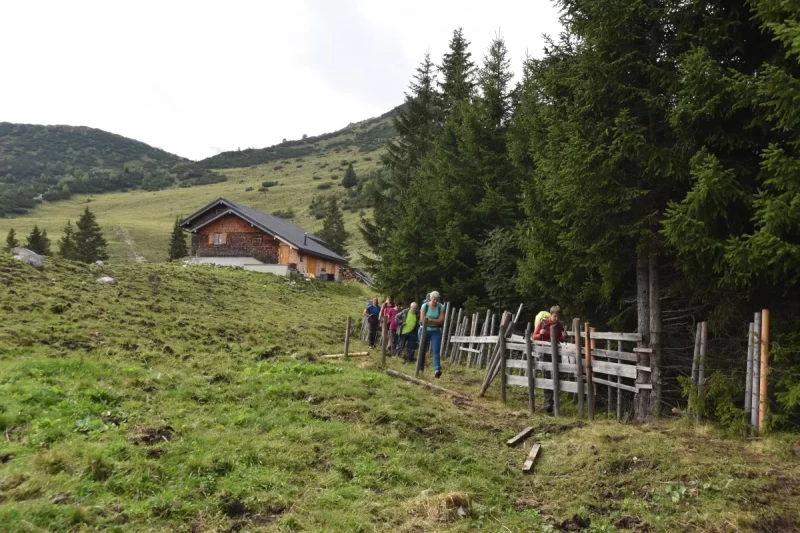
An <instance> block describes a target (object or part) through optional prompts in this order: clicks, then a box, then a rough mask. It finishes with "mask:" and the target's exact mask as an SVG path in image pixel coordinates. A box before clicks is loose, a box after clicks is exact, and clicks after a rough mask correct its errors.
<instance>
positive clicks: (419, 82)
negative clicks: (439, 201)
mask: <svg viewBox="0 0 800 533" xmlns="http://www.w3.org/2000/svg"><path fill="white" fill-rule="evenodd" d="M435 69H436V67H435V65H434V64H433V62H432V61H431V59H430V56H429V55H427V54H426V55H425V58H424V60H423V61H422V63H421V64H420V66H419V67H418V68H417V71H416V74H415V76H414V79H413V80H412V82H411V85H410V92H409V93H407V94H406V99H405V103H404V104H403V106H401V107H400V108H399V109H398V112H397V114H396V116H395V118H394V127H395V129H396V130H397V137H396V138H395V139H394V140H393V141H392V142H390V143H389V144H388V145H387V150H386V154H385V155H384V157H383V164H384V166H385V168H386V169H387V172H386V173H385V174H384V176H382V177H381V178H379V179H378V180H377V181H376V183H375V184H374V185H373V187H372V188H371V189H370V190H371V193H372V198H371V200H372V203H373V205H374V207H375V208H374V210H373V212H374V220H369V219H366V218H362V219H361V222H360V224H359V231H360V232H361V233H362V235H363V236H364V239H365V240H366V242H367V245H368V246H369V247H370V250H371V252H372V255H371V256H368V257H365V258H364V259H365V263H366V264H367V266H368V267H369V268H370V269H371V270H373V271H374V272H375V274H376V278H377V280H378V282H379V283H380V284H381V285H383V286H386V287H391V288H392V291H393V293H394V294H396V295H398V296H399V297H402V298H404V299H406V300H410V299H415V298H418V297H419V295H420V292H421V291H424V290H425V287H424V285H425V284H426V283H428V281H427V280H428V279H429V278H430V276H431V275H430V273H429V272H428V271H429V270H435V261H436V258H435V256H434V255H433V253H434V249H433V245H432V243H431V240H430V237H431V235H432V232H433V224H434V223H435V222H434V221H433V219H432V217H425V218H420V215H421V213H422V209H420V206H421V204H422V203H423V202H424V198H425V196H426V194H427V184H420V183H418V180H417V174H418V173H419V169H420V166H421V164H422V161H423V160H424V159H425V157H426V156H427V154H428V153H429V152H430V150H431V147H432V145H433V138H434V134H435V132H436V131H437V129H438V127H439V122H440V117H441V106H440V95H439V94H438V93H437V91H436V72H435ZM422 294H423V295H424V292H423V293H422Z"/></svg>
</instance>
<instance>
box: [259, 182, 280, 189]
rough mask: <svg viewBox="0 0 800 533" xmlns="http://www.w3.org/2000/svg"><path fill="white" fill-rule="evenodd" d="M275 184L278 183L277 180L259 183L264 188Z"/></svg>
mask: <svg viewBox="0 0 800 533" xmlns="http://www.w3.org/2000/svg"><path fill="white" fill-rule="evenodd" d="M276 185H280V182H279V181H264V182H262V183H261V186H262V187H264V188H265V189H269V188H270V187H275V186H276Z"/></svg>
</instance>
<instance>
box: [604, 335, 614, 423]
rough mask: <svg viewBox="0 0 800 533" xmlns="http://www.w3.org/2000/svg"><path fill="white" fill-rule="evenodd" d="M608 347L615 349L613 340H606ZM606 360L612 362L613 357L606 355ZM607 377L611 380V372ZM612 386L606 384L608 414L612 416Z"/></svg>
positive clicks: (608, 348) (610, 349) (609, 349)
mask: <svg viewBox="0 0 800 533" xmlns="http://www.w3.org/2000/svg"><path fill="white" fill-rule="evenodd" d="M606 349H607V350H608V351H609V352H610V351H612V350H613V348H611V341H606ZM606 361H608V362H609V363H610V362H611V358H610V357H606ZM606 379H607V380H608V381H609V382H611V374H606ZM611 388H612V387H611V385H606V393H607V398H606V416H609V417H610V416H611V403H612V402H611Z"/></svg>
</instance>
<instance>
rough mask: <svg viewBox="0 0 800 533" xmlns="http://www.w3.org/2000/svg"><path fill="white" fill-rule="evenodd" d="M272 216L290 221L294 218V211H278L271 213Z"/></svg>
mask: <svg viewBox="0 0 800 533" xmlns="http://www.w3.org/2000/svg"><path fill="white" fill-rule="evenodd" d="M272 216H276V217H278V218H284V219H286V220H291V219H293V218H294V217H295V216H296V213H295V212H294V209H279V210H278V211H273V212H272Z"/></svg>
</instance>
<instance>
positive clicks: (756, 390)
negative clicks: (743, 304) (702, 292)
mask: <svg viewBox="0 0 800 533" xmlns="http://www.w3.org/2000/svg"><path fill="white" fill-rule="evenodd" d="M752 391H753V398H752V401H751V402H750V403H751V405H750V409H751V411H750V425H751V426H753V427H754V428H756V430H758V400H759V395H760V393H761V312H758V313H755V314H754V315H753V385H752Z"/></svg>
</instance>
